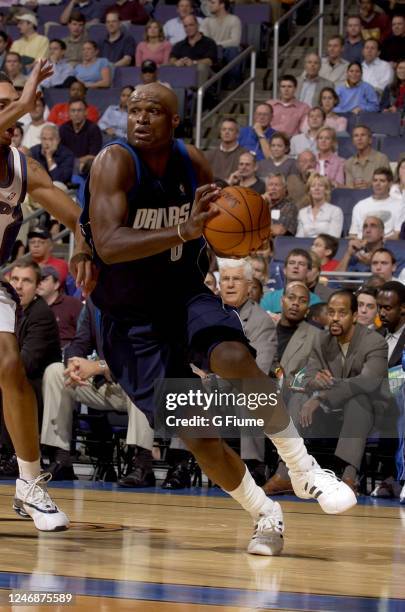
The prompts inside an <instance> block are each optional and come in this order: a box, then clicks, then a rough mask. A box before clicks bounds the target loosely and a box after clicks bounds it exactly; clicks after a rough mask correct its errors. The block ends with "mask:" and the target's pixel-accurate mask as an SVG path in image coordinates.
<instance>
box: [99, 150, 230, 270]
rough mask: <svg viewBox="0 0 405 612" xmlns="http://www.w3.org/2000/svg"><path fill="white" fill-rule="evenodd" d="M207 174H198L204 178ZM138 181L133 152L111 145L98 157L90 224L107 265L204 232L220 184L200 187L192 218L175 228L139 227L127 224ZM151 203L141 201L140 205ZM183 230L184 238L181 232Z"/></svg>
mask: <svg viewBox="0 0 405 612" xmlns="http://www.w3.org/2000/svg"><path fill="white" fill-rule="evenodd" d="M203 176H204V173H201V176H199V177H198V179H199V180H200V178H201V179H202V178H203ZM135 181H136V176H135V171H134V164H133V161H132V158H131V156H130V154H129V153H128V152H127V151H125V150H124V149H123V148H122V147H119V146H111V147H107V148H106V149H104V150H103V151H101V153H99V155H98V156H97V157H96V159H95V161H94V162H93V165H92V168H91V173H90V193H91V198H90V225H91V228H92V235H93V240H94V245H95V247H96V251H97V254H98V255H99V257H100V258H101V259H102V261H104V263H106V264H115V263H121V262H126V261H134V260H136V259H143V258H144V257H151V256H152V255H156V254H158V253H163V252H164V251H167V250H168V249H171V248H172V247H174V246H177V245H179V244H182V243H183V242H184V241H188V240H193V239H194V238H198V237H199V236H201V234H202V230H203V226H204V223H205V221H206V220H207V219H208V218H210V217H211V216H213V215H214V214H215V213H214V212H213V211H211V210H208V209H209V204H210V202H212V201H214V200H215V198H216V197H217V194H218V192H219V189H218V188H217V187H216V185H205V186H204V187H200V188H198V189H197V193H196V199H195V202H194V205H193V209H192V213H191V215H190V218H189V219H188V221H186V222H185V223H181V224H180V225H177V226H175V227H168V228H162V229H159V230H148V231H145V230H139V229H133V228H131V227H127V226H126V223H127V218H128V203H127V193H128V191H129V190H130V189H131V187H133V185H134V182H135ZM143 205H147V202H145V203H143V202H140V203H139V206H143ZM179 231H180V233H181V236H182V237H183V240H182V238H181V237H180V235H179Z"/></svg>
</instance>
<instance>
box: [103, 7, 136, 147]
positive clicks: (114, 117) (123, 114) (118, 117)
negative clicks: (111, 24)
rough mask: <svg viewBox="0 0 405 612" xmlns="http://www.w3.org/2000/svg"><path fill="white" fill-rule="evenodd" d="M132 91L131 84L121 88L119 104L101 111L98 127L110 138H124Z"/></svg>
mask: <svg viewBox="0 0 405 612" xmlns="http://www.w3.org/2000/svg"><path fill="white" fill-rule="evenodd" d="M110 14H111V13H110ZM133 91H134V87H132V85H127V86H126V87H123V88H122V89H121V95H120V103H119V105H110V106H109V107H108V108H106V110H105V111H104V113H103V116H102V117H101V119H100V121H99V122H98V127H99V128H100V130H103V132H105V133H106V134H107V135H108V136H109V137H110V138H126V136H127V123H128V109H127V105H128V100H129V97H130V95H131V93H132V92H133Z"/></svg>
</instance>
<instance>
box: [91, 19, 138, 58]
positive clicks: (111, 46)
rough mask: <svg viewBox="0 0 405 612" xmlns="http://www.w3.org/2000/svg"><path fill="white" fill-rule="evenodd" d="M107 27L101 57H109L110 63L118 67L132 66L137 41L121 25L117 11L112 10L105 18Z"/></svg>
mask: <svg viewBox="0 0 405 612" xmlns="http://www.w3.org/2000/svg"><path fill="white" fill-rule="evenodd" d="M105 27H106V29H107V32H108V35H107V36H106V38H105V39H104V40H103V42H102V43H101V47H100V53H101V57H105V58H106V59H108V61H109V62H110V64H112V65H113V66H115V67H116V68H117V67H119V66H130V65H131V64H132V61H133V58H134V56H135V46H136V45H135V41H134V39H133V38H132V36H130V35H129V34H126V33H125V31H124V30H123V29H122V27H121V22H120V18H119V15H118V13H117V12H115V11H110V12H109V13H107V15H106V18H105Z"/></svg>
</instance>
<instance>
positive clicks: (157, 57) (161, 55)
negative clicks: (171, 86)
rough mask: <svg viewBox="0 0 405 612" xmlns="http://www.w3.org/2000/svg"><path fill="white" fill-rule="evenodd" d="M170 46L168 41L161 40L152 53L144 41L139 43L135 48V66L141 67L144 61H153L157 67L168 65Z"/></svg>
mask: <svg viewBox="0 0 405 612" xmlns="http://www.w3.org/2000/svg"><path fill="white" fill-rule="evenodd" d="M171 50H172V46H171V44H170V43H169V41H168V40H163V41H162V42H161V43H160V45H159V46H158V47H156V49H154V50H153V51H152V50H151V49H150V48H149V46H148V43H147V42H146V41H143V42H140V43H139V44H138V45H137V47H136V52H135V65H136V66H139V67H140V66H141V64H142V62H143V61H144V60H147V59H148V60H153V61H154V62H156V64H157V65H158V66H161V65H162V64H168V63H169V56H170V51H171Z"/></svg>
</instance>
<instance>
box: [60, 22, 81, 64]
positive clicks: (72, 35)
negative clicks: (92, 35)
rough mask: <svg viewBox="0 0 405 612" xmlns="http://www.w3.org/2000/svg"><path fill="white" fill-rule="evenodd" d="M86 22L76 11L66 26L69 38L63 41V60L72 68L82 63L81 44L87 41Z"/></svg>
mask: <svg viewBox="0 0 405 612" xmlns="http://www.w3.org/2000/svg"><path fill="white" fill-rule="evenodd" d="M85 24H86V20H85V18H84V16H83V15H82V14H81V13H79V12H78V11H74V12H73V13H71V15H70V17H69V21H68V24H67V27H68V30H69V36H66V38H64V39H63V42H64V43H65V45H66V53H65V60H66V61H67V62H69V64H71V65H72V66H76V65H77V64H79V63H80V62H81V61H82V49H83V44H84V43H85V42H86V41H87V32H86V30H85Z"/></svg>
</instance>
